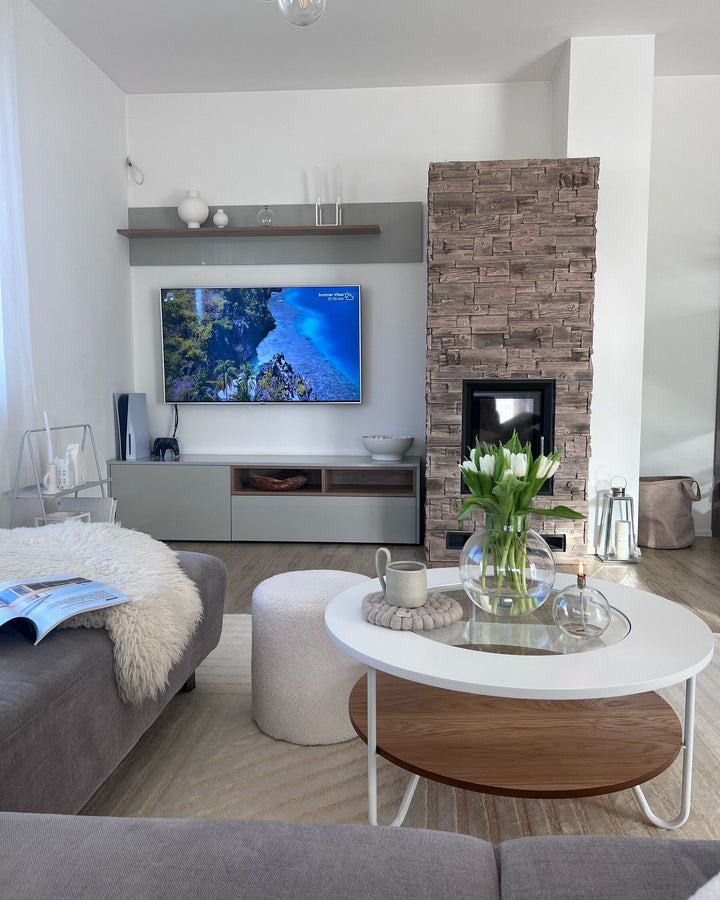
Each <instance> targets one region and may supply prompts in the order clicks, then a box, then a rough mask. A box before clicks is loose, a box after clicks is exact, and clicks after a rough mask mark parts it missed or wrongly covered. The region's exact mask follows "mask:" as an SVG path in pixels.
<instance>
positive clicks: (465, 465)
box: [458, 459, 477, 475]
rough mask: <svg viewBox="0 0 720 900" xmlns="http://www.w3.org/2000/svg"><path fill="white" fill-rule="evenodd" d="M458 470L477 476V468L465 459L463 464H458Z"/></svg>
mask: <svg viewBox="0 0 720 900" xmlns="http://www.w3.org/2000/svg"><path fill="white" fill-rule="evenodd" d="M458 469H460V471H461V472H462V471H465V472H474V473H475V474H476V475H477V467H476V465H475V463H474V462H473V461H472V460H471V459H466V460H465V461H464V462H462V463H460V465H459V466H458Z"/></svg>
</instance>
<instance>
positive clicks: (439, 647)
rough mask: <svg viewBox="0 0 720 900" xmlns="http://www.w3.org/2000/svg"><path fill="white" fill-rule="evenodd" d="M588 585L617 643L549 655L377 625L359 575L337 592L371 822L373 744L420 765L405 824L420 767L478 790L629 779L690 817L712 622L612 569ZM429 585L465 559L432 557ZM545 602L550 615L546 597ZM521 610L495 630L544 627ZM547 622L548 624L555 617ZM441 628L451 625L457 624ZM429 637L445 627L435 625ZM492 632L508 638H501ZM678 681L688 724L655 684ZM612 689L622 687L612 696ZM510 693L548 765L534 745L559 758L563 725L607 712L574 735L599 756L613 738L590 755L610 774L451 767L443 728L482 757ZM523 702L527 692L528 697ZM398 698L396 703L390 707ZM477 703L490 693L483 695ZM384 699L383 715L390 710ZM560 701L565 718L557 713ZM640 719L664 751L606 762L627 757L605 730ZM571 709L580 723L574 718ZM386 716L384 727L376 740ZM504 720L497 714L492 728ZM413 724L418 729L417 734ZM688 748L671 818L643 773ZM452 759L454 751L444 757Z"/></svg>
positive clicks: (448, 583)
mask: <svg viewBox="0 0 720 900" xmlns="http://www.w3.org/2000/svg"><path fill="white" fill-rule="evenodd" d="M574 580H575V576H572V575H558V576H557V578H556V584H555V587H556V589H562V588H563V587H566V586H568V585H570V584H572V583H573V582H574ZM591 586H594V587H597V588H598V589H600V590H602V592H603V593H604V594H605V595H606V597H607V598H608V600H609V601H610V604H611V605H612V607H613V608H614V611H615V612H614V618H617V620H618V621H619V622H620V623H624V625H625V626H626V627H625V628H623V627H620V628H619V631H617V629H616V634H615V637H614V640H615V642H614V643H611V644H610V645H603V644H602V641H598V640H597V639H596V640H595V641H594V642H593V643H592V645H591V644H588V646H592V647H593V649H587V650H585V651H584V652H563V649H562V647H561V648H560V649H559V650H558V649H557V648H555V649H551V650H550V652H548V653H546V654H544V655H535V653H536V652H538V651H536V650H531V651H530V652H531V654H532V655H515V654H514V653H507V652H502V649H503V648H501V647H487V648H486V650H485V651H483V650H480V652H478V649H477V648H474V649H469V648H466V647H463V646H456V645H453V644H450V643H445V642H443V637H442V636H441V635H438V636H437V637H439V638H440V639H429V637H428V636H427V635H425V634H418V633H414V632H411V631H395V630H392V629H389V628H382V627H379V626H376V625H371V624H370V623H368V622H367V621H365V620H364V618H363V615H362V612H361V605H362V599H363V597H364V596H365V595H366V594H368V593H371V592H373V591H377V590H378V587H379V586H378V583H377V582H375V581H370V582H365V583H364V584H362V585H358V586H357V587H353V588H350V589H349V590H347V591H344V592H343V593H342V594H340V595H338V596H337V597H335V598H334V599H333V600H332V601H331V603H330V605H329V606H328V608H327V611H326V615H325V623H326V628H327V631H328V634H329V635H330V637H331V639H332V640H333V641H334V642H335V643H336V644H337V645H338V646H339V647H341V648H342V649H343V650H345V651H346V652H347V653H349V654H350V655H351V656H353V657H355V658H356V659H358V660H361V661H362V662H364V663H365V664H366V665H367V667H368V674H367V676H366V677H367V687H366V689H365V688H364V687H363V689H362V702H360V697H359V691H360V689H359V687H357V686H356V688H355V689H354V692H353V698H351V718H353V723H354V725H355V727H356V730H357V731H358V733H359V734H360V735H361V737H363V739H365V740H367V743H368V803H369V818H370V821H371V822H372V823H375V824H376V823H377V778H376V755H377V754H378V753H379V754H380V755H382V756H385V757H386V758H388V759H391V760H392V761H393V762H395V763H396V764H398V765H400V766H402V767H403V768H406V769H408V770H409V771H411V772H413V773H414V775H413V778H412V779H411V782H410V785H409V786H408V791H407V792H406V796H405V798H404V800H403V803H402V805H401V809H400V812H399V814H398V816H397V817H396V819H395V821H394V822H393V824H400V823H401V822H402V820H403V819H404V816H405V813H406V812H407V808H408V807H409V804H410V800H411V799H412V794H413V792H414V790H415V787H416V785H417V782H418V780H419V777H420V775H424V776H426V777H430V778H435V779H436V780H440V781H445V782H446V783H450V784H456V785H459V786H461V787H467V788H469V789H473V790H483V791H488V792H494V793H507V794H510V795H515V796H586V795H590V794H597V793H607V792H609V791H614V790H620V789H623V788H625V787H632V788H633V791H634V792H635V795H636V797H637V799H638V801H639V803H640V805H641V807H642V808H643V811H644V812H645V814H646V815H647V816H648V818H649V819H650V820H651V821H652V822H653V823H654V824H656V825H659V826H660V827H664V828H676V827H679V825H681V824H683V823H684V822H685V821H686V820H687V817H688V816H689V813H690V788H691V774H692V740H693V726H694V697H695V676H696V675H697V674H698V673H699V672H701V671H702V670H703V669H704V668H705V666H707V664H708V663H709V662H710V660H711V658H712V654H713V649H714V641H713V635H712V633H711V631H710V629H709V628H708V627H707V626H706V625H705V623H704V622H703V621H702V620H701V619H700V618H698V617H697V616H696V615H695V614H694V613H692V612H690V611H689V610H687V609H684V608H683V607H681V606H680V605H678V604H676V603H672V602H671V601H669V600H666V599H665V598H663V597H659V596H656V595H654V594H650V593H648V592H646V591H641V590H638V589H636V588H631V587H627V586H625V585H619V584H615V583H612V582H605V581H598V580H591ZM428 587H429V589H430V590H433V591H442V590H446V591H448V590H458V589H459V588H460V585H459V575H458V571H457V569H429V570H428ZM551 603H552V598H550V599H549V600H548V601H547V603H546V604H545V606H546V607H547V608H548V609H549V605H550V604H551ZM468 605H470V604H469V603H468ZM545 612H546V620H547V619H548V616H547V610H546V611H545ZM486 618H488V617H486ZM489 618H490V619H492V618H493V617H489ZM522 620H524V622H526V623H530V624H525V625H524V624H523V623H522V622H520V619H518V620H511V621H508V620H506V619H497V620H495V622H496V624H495V625H491V626H490V629H489V631H488V632H487V633H490V634H493V633H494V634H496V635H498V636H500V635H503V634H505V633H506V632H507V629H509V628H517V627H518V626H519V627H520V628H523V627H524V628H526V629H529V631H528V632H527V633H528V634H531V632H532V630H533V629H536V628H537V627H538V626H535V625H534V624H532V623H533V622H534V617H533V616H532V615H530V616H523V617H522ZM493 629H494V631H493ZM546 630H549V631H552V628H550V629H546ZM443 631H446V632H448V634H449V633H450V632H451V631H452V628H448V629H443ZM556 631H557V629H556ZM454 633H455V634H456V633H457V629H455V632H454ZM507 633H509V632H507ZM618 635H619V637H618ZM430 637H431V638H432V637H436V636H435V635H432V633H431V634H430ZM497 640H498V642H499V643H504V639H503V638H502V637H498V638H497ZM565 641H566V642H567V641H569V642H570V644H569V646H568V648H566V649H570V650H576V649H577V648H578V647H579V646H580V645H581V644H582V641H580V642H578V639H573V638H565ZM531 643H532V641H531ZM561 643H562V642H561ZM489 650H492V651H494V652H488V651H489ZM498 651H500V652H498ZM378 671H379V672H381V673H386V675H389V676H395V677H396V678H397V679H402V680H403V682H410V683H411V684H410V685H408V684H403V683H399V682H393V680H392V679H387V678H386V676H385V675H383V676H381V679H380V688H379V689H380V694H379V695H378V679H377V674H376V673H377V672H378ZM681 681H684V682H685V683H686V694H685V723H684V729H682V730H681V729H680V725H679V722H678V721H677V717H676V716H675V714H674V712H672V711H671V710H670V708H669V707H667V709H665V707H666V706H667V704H665V701H664V700H661V699H660V698H658V697H657V696H656V695H655V694H652V693H650V692H653V691H655V690H657V689H660V688H664V687H668V686H670V685H673V684H677V683H679V682H681ZM413 685H414V687H413ZM419 686H427V687H424V688H421V687H419ZM437 689H441V690H442V691H446V692H447V691H452V692H458V693H459V694H464V695H476V696H475V697H474V698H472V697H466V698H465V700H463V699H462V697H457V696H452V697H451V696H450V695H447V696H445V697H443V696H442V695H440V696H439V697H438V695H437V694H435V695H433V693H432V691H433V690H434V691H437ZM640 695H642V696H640ZM493 698H500V699H493ZM609 698H627V699H626V700H624V701H619V700H615V701H610V699H609ZM443 700H445V701H446V702H443ZM450 700H452V703H450V702H449V701H450ZM508 701H512V702H513V703H515V702H516V701H521V702H520V706H519V708H516V707H513V709H512V715H513V717H514V718H517V716H518V715H522V716H523V719H524V724H525V725H527V726H532V729H529V728H528V729H526V730H532V733H533V734H534V735H535V737H536V745H535V746H534V748H533V761H534V765H535V768H536V771H537V772H540V773H542V759H541V758H540V759H539V758H538V753H540V756H542V749H543V746H546V747H547V751H548V761H550V760H552V759H556V758H557V743H556V739H557V734H558V729H561V728H562V727H568V728H569V729H570V730H569V731H568V734H570V733H572V732H573V731H575V732H577V731H580V732H582V731H583V727H584V726H583V725H582V717H583V716H585V717H586V719H587V720H588V721H591V720H592V721H594V722H595V724H597V722H598V720H599V721H601V722H602V723H603V725H604V731H603V732H602V733H603V735H604V741H605V744H604V745H603V743H602V741H600V742H598V741H597V739H596V738H595V739H594V740H591V741H589V742H588V741H587V740H586V744H585V745H578V746H584V747H585V750H584V752H586V753H588V754H590V755H592V754H595V753H596V751H597V749H598V748H601V749H602V748H603V747H604V749H605V750H606V751H607V752H606V753H605V762H604V763H603V761H602V753H600V755H599V756H597V755H596V756H593V758H592V759H589V762H590V767H591V768H592V767H593V766H594V767H595V768H596V769H597V768H598V767H599V768H601V769H603V774H601V775H600V776H598V777H597V778H596V777H593V778H591V779H588V780H587V781H584V780H583V779H580V780H579V781H578V782H577V784H575V783H573V784H567V785H561V784H556V783H555V781H553V779H551V778H548V780H547V784H543V783H536V781H535V780H533V779H534V773H533V774H532V777H529V780H528V781H523V780H522V779H521V778H520V779H519V780H518V779H514V780H513V778H510V779H509V780H507V779H506V778H505V773H494V775H493V776H492V777H489V776H488V773H487V771H485V772H480V771H479V769H478V767H477V766H475V767H474V768H473V767H472V766H471V767H465V768H464V769H462V770H461V771H460V770H458V771H455V770H453V769H451V767H450V766H448V764H447V760H449V759H450V758H451V756H452V754H448V753H447V752H445V753H444V754H443V752H442V748H443V746H445V747H446V749H447V746H446V745H444V744H443V739H444V735H443V732H445V735H449V734H452V735H454V736H456V734H457V732H458V729H460V730H464V738H463V739H464V740H466V741H467V746H468V749H469V750H472V751H473V752H469V753H468V754H466V755H467V756H468V757H474V758H476V757H478V756H482V749H478V747H479V745H478V746H476V744H475V742H477V741H482V740H484V737H483V734H484V733H485V732H488V731H489V729H488V728H487V724H488V722H489V721H490V719H489V717H498V718H497V721H498V722H500V721H502V722H505V723H507V721H508V718H507V717H508V713H509V711H510V706H509V704H508ZM522 701H528V702H526V703H525V704H524V705H523V703H522ZM546 701H552V702H553V703H554V702H555V701H571V702H572V703H574V704H575V705H574V706H572V705H568V704H567V703H559V704H557V703H556V704H555V706H553V705H552V703H550V704H548V703H546ZM539 702H540V703H539ZM393 703H394V704H395V705H394V708H392V709H391V707H392V704H393ZM533 703H535V704H536V706H533ZM538 703H539V705H537V704H538ZM453 704H454V705H453ZM471 704H482V706H478V707H477V708H476V707H475V706H472V705H471ZM593 704H594V706H593ZM603 704H605V706H603ZM647 704H649V706H648V705H647ZM450 706H453V709H454V712H453V713H452V715H451V713H450V712H448V716H450V718H449V719H447V721H446V720H445V719H444V714H443V713H442V712H441V710H442V709H443V708H445V707H450ZM386 708H387V710H388V715H387V717H386V719H385V720H384V718H383V717H384V716H385V709H386ZM668 711H669V712H668ZM400 713H402V714H407V716H408V719H406V720H403V722H402V724H400V720H399V718H398V716H399V714H400ZM551 713H552V715H551ZM556 713H557V715H558V717H559V718H557V719H553V716H554V715H555V714H556ZM569 713H571V714H572V716H575V717H576V718H575V719H574V720H571V721H570V724H568V722H567V716H568V714H569ZM616 714H617V715H618V716H619V717H620V718H617V716H616ZM453 716H454V717H455V718H453ZM430 717H435V718H430ZM603 717H606V718H603ZM623 717H624V718H623ZM633 720H634V721H635V725H634V727H633V737H634V738H635V737H637V739H638V740H639V741H641V740H642V738H643V734H642V732H643V729H645V734H644V737H645V738H646V745H645V746H646V748H651V747H653V746H655V745H660V744H662V745H663V749H662V752H661V753H660V754H659V755H658V756H657V757H654V758H653V759H652V760H650V761H649V762H648V763H647V766H648V767H647V768H643V766H642V765H641V766H640V767H638V760H640V761H642V760H644V758H645V756H647V753H646V750H645V749H643V745H642V744H638V745H637V746H638V747H639V748H640V751H641V752H639V754H637V753H636V754H635V757H634V760H633V761H632V764H630V757H628V761H627V765H625V767H623V766H618V765H617V764H615V763H614V762H613V764H612V765H610V764H609V760H610V759H611V757H614V758H615V759H617V757H618V754H617V751H616V747H615V745H614V744H613V743H612V741H611V739H610V735H611V733H612V730H613V728H614V727H617V731H618V733H619V732H620V731H622V730H623V729H625V728H627V727H628V726H632V725H633ZM477 721H482V722H483V724H484V728H483V729H480V728H478V727H477ZM573 721H574V722H575V724H576V727H575V728H573V727H572V723H573ZM378 722H380V729H381V734H380V739H379V740H378ZM393 722H394V723H395V726H396V727H395V728H393ZM563 722H564V723H565V724H564V725H563ZM385 725H388V727H387V728H386V727H385ZM433 725H435V726H436V727H433ZM538 729H540V730H538ZM543 729H545V730H544V731H543ZM653 729H654V730H653ZM499 730H500V729H499V727H498V728H497V729H496V731H499ZM411 731H412V733H413V734H414V735H415V736H414V737H413V736H412V735H411V736H410V738H409V739H408V737H407V735H408V734H409V733H410V732H411ZM506 731H507V733H508V735H509V738H508V740H512V739H514V740H517V733H516V734H515V735H514V736H513V733H512V732H511V730H509V729H507V728H505V727H504V726H503V733H505V732H506ZM683 731H684V735H683ZM391 732H392V733H391ZM541 732H542V734H541ZM403 734H405V739H404V740H403ZM543 734H544V735H545V744H543ZM625 734H626V735H627V731H625ZM418 735H422V736H423V737H422V738H418V737H417V736H418ZM578 739H579V740H580V738H578ZM553 742H555V743H554V746H553ZM385 744H387V746H385ZM486 749H487V748H486ZM496 749H497V750H498V751H499V752H498V753H497V754H494V755H493V757H492V758H493V759H496V758H501V757H502V755H503V754H505V755H512V750H513V747H512V745H510V744H506V745H505V746H504V747H503V746H499V747H497V748H496ZM636 749H637V748H636ZM680 749H683V750H684V760H683V787H682V800H681V810H680V814H679V815H678V817H677V818H676V819H673V820H671V821H666V820H663V819H660V818H659V817H657V816H656V815H655V814H654V813H653V812H652V811H651V810H650V808H649V807H648V804H647V802H646V800H645V797H644V795H643V793H642V789H641V787H640V786H639V785H640V783H644V782H645V781H647V780H649V778H651V777H654V776H655V775H656V774H658V772H660V771H663V770H664V769H665V768H667V766H668V765H670V763H671V762H672V761H673V759H674V758H675V756H676V755H677V753H678V752H679V751H680ZM610 751H612V752H610ZM443 758H444V759H445V762H439V763H435V761H436V760H442V759H443ZM603 767H604V768H603ZM480 768H482V766H481V767H480ZM549 768H550V766H548V771H549ZM515 769H517V767H515ZM513 771H515V770H513ZM495 776H497V777H495ZM493 779H494V780H493ZM563 791H564V792H563Z"/></svg>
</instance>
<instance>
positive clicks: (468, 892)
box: [0, 813, 720, 900]
mask: <svg viewBox="0 0 720 900" xmlns="http://www.w3.org/2000/svg"><path fill="white" fill-rule="evenodd" d="M719 869H720V842H718V841H683V840H661V839H656V838H619V837H548V838H544V837H543V838H522V839H519V840H513V841H506V842H505V843H503V844H500V845H499V846H497V847H493V846H492V844H489V843H487V842H485V841H482V840H479V839H477V838H472V837H467V836H465V835H458V834H447V833H445V832H438V831H420V830H415V829H410V828H390V827H379V828H373V827H372V826H370V825H317V824H310V823H294V824H289V823H280V822H239V821H231V820H217V819H215V820H214V819H184V820H182V819H114V818H91V817H87V816H47V815H27V814H21V813H2V814H0V885H1V886H2V887H1V888H0V892H1V893H2V896H4V897H8V898H10V897H12V898H13V900H47V898H51V897H52V898H53V900H76V898H103V900H143V898H153V900H199V898H202V900H205V898H208V900H225V898H227V900H231V898H232V900H238V898H243V900H254V898H292V900H342V898H351V900H383V898H387V900H403V898H422V900H436V898H437V900H440V898H443V900H446V898H451V900H464V898H472V900H498V898H501V900H520V898H522V900H529V898H531V900H545V898H547V900H686V898H687V897H689V896H690V895H691V894H692V893H693V892H694V891H695V890H697V888H699V887H700V886H701V885H702V884H704V883H705V882H706V881H707V880H708V879H710V878H711V877H712V876H714V875H715V874H716V873H717V872H718V870H719Z"/></svg>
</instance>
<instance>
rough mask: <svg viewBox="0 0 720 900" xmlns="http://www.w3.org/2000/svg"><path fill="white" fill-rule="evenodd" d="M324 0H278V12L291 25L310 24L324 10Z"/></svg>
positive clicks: (315, 20)
mask: <svg viewBox="0 0 720 900" xmlns="http://www.w3.org/2000/svg"><path fill="white" fill-rule="evenodd" d="M325 3H326V0H278V6H279V7H280V12H281V13H282V14H283V15H284V16H285V18H286V19H287V20H288V22H290V23H292V24H293V25H312V24H313V23H314V22H317V20H318V19H319V18H320V16H322V14H323V13H324V12H325Z"/></svg>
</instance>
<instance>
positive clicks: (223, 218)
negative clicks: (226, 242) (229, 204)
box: [213, 209, 230, 228]
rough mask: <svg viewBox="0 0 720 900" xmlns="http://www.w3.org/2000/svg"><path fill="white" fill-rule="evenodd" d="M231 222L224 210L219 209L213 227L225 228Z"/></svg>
mask: <svg viewBox="0 0 720 900" xmlns="http://www.w3.org/2000/svg"><path fill="white" fill-rule="evenodd" d="M229 221H230V219H228V217H227V213H226V212H225V210H224V209H218V211H217V212H216V213H215V215H214V216H213V225H214V226H215V227H216V228H224V227H225V226H226V225H227V223H228V222H229Z"/></svg>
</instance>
